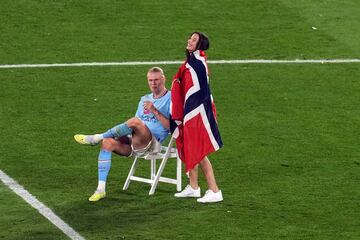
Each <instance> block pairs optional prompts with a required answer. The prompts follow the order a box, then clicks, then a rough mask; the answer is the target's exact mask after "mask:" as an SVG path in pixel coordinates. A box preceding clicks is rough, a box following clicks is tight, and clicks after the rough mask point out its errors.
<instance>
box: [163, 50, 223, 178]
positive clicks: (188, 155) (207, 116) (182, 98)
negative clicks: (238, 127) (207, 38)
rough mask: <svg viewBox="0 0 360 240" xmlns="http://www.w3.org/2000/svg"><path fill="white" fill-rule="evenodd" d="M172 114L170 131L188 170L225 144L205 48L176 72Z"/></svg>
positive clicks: (173, 85) (172, 89)
mask: <svg viewBox="0 0 360 240" xmlns="http://www.w3.org/2000/svg"><path fill="white" fill-rule="evenodd" d="M170 115H171V116H170V117H171V121H170V130H171V132H172V134H173V136H174V138H175V139H176V146H177V149H178V152H179V157H180V158H181V160H182V161H183V162H184V163H185V171H186V172H189V171H190V170H191V169H193V168H194V167H195V166H196V165H197V164H198V163H199V162H201V160H203V159H204V157H205V156H207V155H209V154H210V153H212V152H215V151H217V150H218V149H220V148H221V147H222V146H223V143H222V141H221V137H220V133H219V129H218V126H217V121H216V109H215V104H214V101H213V97H212V95H211V91H210V86H209V76H208V67H207V63H206V55H205V53H204V52H203V51H199V50H197V51H195V52H194V53H193V54H191V56H190V58H189V59H188V60H186V61H185V62H184V63H183V65H181V67H180V68H179V71H178V72H177V74H176V75H175V77H174V80H173V84H172V87H171V105H170Z"/></svg>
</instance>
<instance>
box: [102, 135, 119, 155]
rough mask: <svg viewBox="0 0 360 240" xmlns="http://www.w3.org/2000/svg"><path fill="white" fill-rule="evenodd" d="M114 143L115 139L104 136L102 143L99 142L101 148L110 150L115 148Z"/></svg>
mask: <svg viewBox="0 0 360 240" xmlns="http://www.w3.org/2000/svg"><path fill="white" fill-rule="evenodd" d="M115 145H116V141H115V140H114V139H112V138H104V139H103V141H102V143H101V148H102V149H104V150H106V151H109V152H112V151H114V149H115Z"/></svg>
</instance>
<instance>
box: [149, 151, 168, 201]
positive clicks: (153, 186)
mask: <svg viewBox="0 0 360 240" xmlns="http://www.w3.org/2000/svg"><path fill="white" fill-rule="evenodd" d="M167 160H168V156H166V155H165V156H164V158H163V159H162V161H161V164H160V166H159V169H158V171H157V173H156V175H155V178H154V181H153V183H152V184H151V189H150V192H149V195H153V194H154V192H155V189H156V186H157V185H158V183H159V179H160V177H161V174H162V172H163V171H164V168H165V165H166V162H167Z"/></svg>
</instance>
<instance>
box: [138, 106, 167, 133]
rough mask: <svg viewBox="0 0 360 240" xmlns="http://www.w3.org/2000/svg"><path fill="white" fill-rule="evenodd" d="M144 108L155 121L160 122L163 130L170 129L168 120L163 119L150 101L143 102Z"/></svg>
mask: <svg viewBox="0 0 360 240" xmlns="http://www.w3.org/2000/svg"><path fill="white" fill-rule="evenodd" d="M144 108H145V109H148V110H149V111H151V112H152V113H153V114H154V116H155V117H156V119H157V120H159V121H160V123H161V125H163V126H164V128H166V129H170V121H169V119H168V118H167V117H165V116H164V115H163V114H162V113H161V112H160V111H159V110H157V109H156V107H155V106H154V104H153V103H152V102H151V101H144Z"/></svg>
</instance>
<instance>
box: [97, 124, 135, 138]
mask: <svg viewBox="0 0 360 240" xmlns="http://www.w3.org/2000/svg"><path fill="white" fill-rule="evenodd" d="M131 133H132V129H131V128H129V127H128V125H127V124H126V123H122V124H119V125H117V126H115V127H113V128H111V129H109V130H107V131H106V132H105V133H103V134H102V136H103V137H104V138H113V137H122V136H126V135H129V134H131Z"/></svg>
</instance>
